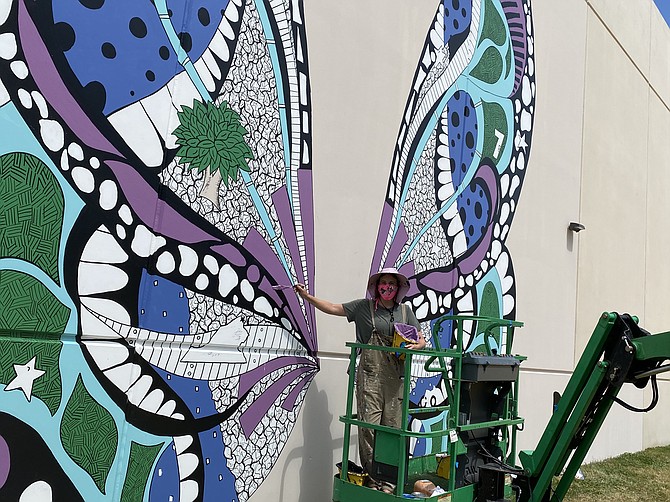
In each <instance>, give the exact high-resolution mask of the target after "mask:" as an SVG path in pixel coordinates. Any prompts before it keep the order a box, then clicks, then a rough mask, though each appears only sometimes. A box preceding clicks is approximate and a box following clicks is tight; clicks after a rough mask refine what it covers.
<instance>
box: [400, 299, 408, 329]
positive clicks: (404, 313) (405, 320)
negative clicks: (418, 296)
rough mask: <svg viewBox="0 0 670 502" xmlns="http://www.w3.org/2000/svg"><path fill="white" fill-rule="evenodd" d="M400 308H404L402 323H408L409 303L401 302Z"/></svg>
mask: <svg viewBox="0 0 670 502" xmlns="http://www.w3.org/2000/svg"><path fill="white" fill-rule="evenodd" d="M400 308H401V310H402V323H403V324H407V305H405V304H404V303H401V304H400Z"/></svg>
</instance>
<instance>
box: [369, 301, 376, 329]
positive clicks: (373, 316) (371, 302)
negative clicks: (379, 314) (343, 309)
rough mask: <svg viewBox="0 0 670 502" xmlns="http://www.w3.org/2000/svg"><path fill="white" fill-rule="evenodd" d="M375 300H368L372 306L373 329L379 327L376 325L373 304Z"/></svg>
mask: <svg viewBox="0 0 670 502" xmlns="http://www.w3.org/2000/svg"><path fill="white" fill-rule="evenodd" d="M373 303H374V300H368V305H369V306H370V318H371V319H372V329H373V330H375V329H377V326H375V308H374V306H373Z"/></svg>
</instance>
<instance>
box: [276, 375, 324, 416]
mask: <svg viewBox="0 0 670 502" xmlns="http://www.w3.org/2000/svg"><path fill="white" fill-rule="evenodd" d="M315 375H316V371H312V372H310V373H303V374H302V375H300V376H299V377H298V378H299V379H300V381H299V382H298V383H296V384H295V387H293V390H292V391H291V392H289V393H288V396H286V399H284V402H282V404H281V407H282V408H284V409H285V410H286V411H291V410H293V408H295V403H296V402H297V401H298V396H300V393H301V392H302V389H304V388H305V387H306V386H308V385H309V384H310V382H311V381H312V380H313V379H314V376H315Z"/></svg>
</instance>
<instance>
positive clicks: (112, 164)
mask: <svg viewBox="0 0 670 502" xmlns="http://www.w3.org/2000/svg"><path fill="white" fill-rule="evenodd" d="M105 164H107V166H109V168H110V169H111V170H112V172H113V173H114V176H115V177H116V179H117V181H118V183H119V187H120V188H121V191H122V192H123V193H124V195H125V196H126V199H128V203H129V204H130V205H131V206H132V208H133V211H135V213H136V214H137V217H138V218H139V219H140V220H142V222H143V223H144V224H145V225H146V226H147V227H148V228H149V229H151V230H152V231H154V232H157V233H159V234H161V235H164V236H166V237H169V238H171V239H176V240H178V241H180V242H184V243H189V244H193V243H196V242H201V241H211V240H214V241H218V240H219V239H218V238H216V237H214V236H213V235H211V234H209V233H207V232H205V231H204V230H202V229H201V228H199V227H197V226H196V225H194V224H193V223H192V222H190V221H189V220H187V219H186V218H184V216H183V215H182V214H180V213H179V212H178V211H177V210H176V209H175V208H173V207H172V206H170V205H169V204H167V203H166V202H165V201H163V200H160V199H159V198H158V193H157V192H156V191H155V190H154V189H153V187H151V185H149V183H148V182H147V180H145V179H144V178H143V177H142V176H141V175H140V173H138V172H137V171H136V170H135V169H133V167H132V166H130V165H129V164H127V163H125V162H121V161H117V160H107V161H105ZM156 215H160V221H158V223H156V219H157V218H156Z"/></svg>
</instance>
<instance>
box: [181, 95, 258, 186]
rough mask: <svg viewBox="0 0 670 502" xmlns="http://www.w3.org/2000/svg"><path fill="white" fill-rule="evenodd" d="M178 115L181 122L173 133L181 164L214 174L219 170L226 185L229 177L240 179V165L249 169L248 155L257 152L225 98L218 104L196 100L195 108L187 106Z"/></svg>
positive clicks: (251, 155) (250, 157)
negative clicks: (207, 170)
mask: <svg viewBox="0 0 670 502" xmlns="http://www.w3.org/2000/svg"><path fill="white" fill-rule="evenodd" d="M177 116H178V117H179V122H180V123H179V126H177V128H176V129H175V130H174V135H175V136H176V137H177V145H178V146H179V149H178V150H177V154H176V156H177V157H178V158H179V163H180V164H181V165H184V166H188V167H189V168H190V169H197V170H198V172H202V171H204V170H205V169H209V172H210V173H211V174H214V173H215V172H216V171H217V170H218V171H219V173H220V174H221V178H222V179H223V182H224V183H225V185H226V187H227V186H228V180H229V179H230V180H233V181H235V180H236V179H237V176H238V173H239V170H240V169H242V170H243V171H246V172H249V171H250V168H249V165H248V164H247V159H253V158H254V156H253V153H252V151H251V148H249V145H247V143H246V142H245V141H244V135H245V134H246V133H247V130H246V129H245V128H244V127H242V125H241V124H240V116H239V115H238V114H237V112H235V111H234V110H232V109H231V108H230V107H229V106H228V103H227V102H226V101H223V102H222V103H221V104H220V105H216V104H214V103H210V102H208V103H202V102H200V101H196V100H194V101H193V108H189V107H188V106H184V107H183V108H182V110H181V111H180V112H179V113H178V114H177Z"/></svg>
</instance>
